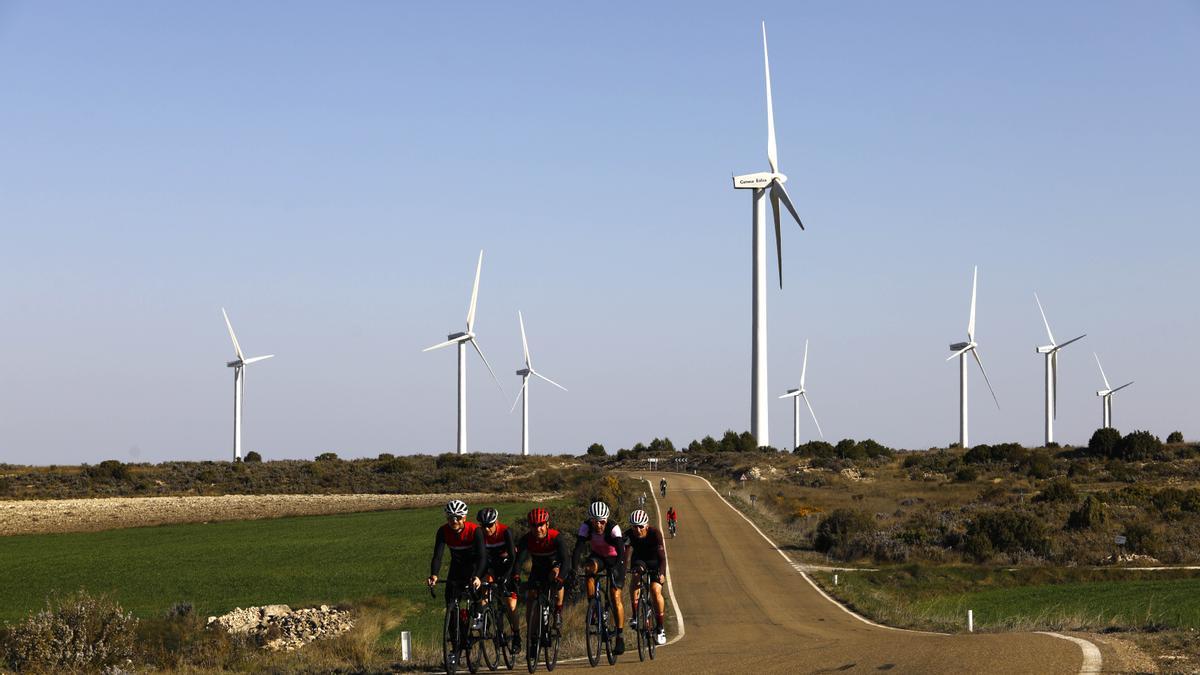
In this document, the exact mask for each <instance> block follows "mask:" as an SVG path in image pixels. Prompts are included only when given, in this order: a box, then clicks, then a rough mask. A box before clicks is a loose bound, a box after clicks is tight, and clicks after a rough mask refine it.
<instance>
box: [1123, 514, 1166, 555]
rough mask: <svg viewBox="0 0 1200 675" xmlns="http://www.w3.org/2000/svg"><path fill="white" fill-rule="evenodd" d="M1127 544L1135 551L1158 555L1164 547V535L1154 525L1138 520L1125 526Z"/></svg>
mask: <svg viewBox="0 0 1200 675" xmlns="http://www.w3.org/2000/svg"><path fill="white" fill-rule="evenodd" d="M1125 546H1126V547H1128V548H1129V550H1130V551H1132V552H1134V553H1141V554H1142V555H1157V554H1158V550H1159V549H1160V548H1161V547H1162V537H1161V535H1159V533H1158V530H1157V529H1155V528H1154V526H1153V525H1150V524H1149V523H1144V522H1136V523H1132V524H1130V525H1129V526H1128V527H1126V528H1125Z"/></svg>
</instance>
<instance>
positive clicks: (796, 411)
mask: <svg viewBox="0 0 1200 675" xmlns="http://www.w3.org/2000/svg"><path fill="white" fill-rule="evenodd" d="M807 372H808V340H805V341H804V365H803V366H801V367H800V388H799V389H788V390H787V393H786V394H784V395H782V396H780V397H779V398H790V399H792V449H793V450H794V449H796V448H798V447H800V399H804V405H806V406H808V413H809V414H810V415H812V418H813V424H816V425H817V433H818V434H821V438H825V433H824V432H823V431H821V423H820V422H818V421H817V413H815V412H813V407H812V404H811V403H809V402H808V394H807V392H806V391H805V389H804V375H805V373H807Z"/></svg>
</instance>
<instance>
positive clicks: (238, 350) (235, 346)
mask: <svg viewBox="0 0 1200 675" xmlns="http://www.w3.org/2000/svg"><path fill="white" fill-rule="evenodd" d="M221 316H223V317H225V327H226V328H228V329H229V339H231V340H233V351H234V353H236V354H237V357H238V360H239V361H243V360H245V357H243V356H242V347H241V345H239V344H238V341H237V336H236V335H234V334H233V324H232V323H229V315H228V314H226V313H225V308H224V307H222V308H221Z"/></svg>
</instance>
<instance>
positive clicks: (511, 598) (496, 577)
mask: <svg viewBox="0 0 1200 675" xmlns="http://www.w3.org/2000/svg"><path fill="white" fill-rule="evenodd" d="M475 520H477V521H479V527H480V528H481V529H482V530H483V545H484V547H485V548H486V549H487V567H486V570H485V572H484V574H486V575H487V580H488V581H491V582H494V583H495V584H496V586H497V588H498V590H499V593H497V595H496V597H498V598H500V597H502V598H504V604H505V613H506V614H508V625H509V627H510V628H512V652H513V653H514V654H515V653H517V650H519V649H520V648H521V631H520V629H519V628H518V625H517V581H518V580H519V579H518V573H517V571H516V565H515V563H516V562H517V547H516V545H515V544H514V542H513V533H512V530H510V529H508V526H507V525H505V524H504V523H501V522H500V514H499V513H497V512H496V509H494V508H492V507H490V506H489V507H487V508H485V509H481V510H480V511H479V513H478V514H476V516H475Z"/></svg>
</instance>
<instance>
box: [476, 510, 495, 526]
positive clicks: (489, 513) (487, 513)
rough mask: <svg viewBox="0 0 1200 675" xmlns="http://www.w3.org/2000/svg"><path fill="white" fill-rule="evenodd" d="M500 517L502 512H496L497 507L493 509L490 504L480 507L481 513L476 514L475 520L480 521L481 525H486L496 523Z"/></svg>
mask: <svg viewBox="0 0 1200 675" xmlns="http://www.w3.org/2000/svg"><path fill="white" fill-rule="evenodd" d="M499 518H500V514H499V513H497V512H496V509H493V508H492V507H490V506H489V507H487V508H485V509H479V513H477V514H475V520H477V521H479V524H480V525H484V526H486V527H491V526H492V525H495V524H496V521H497V520H498V519H499Z"/></svg>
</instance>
